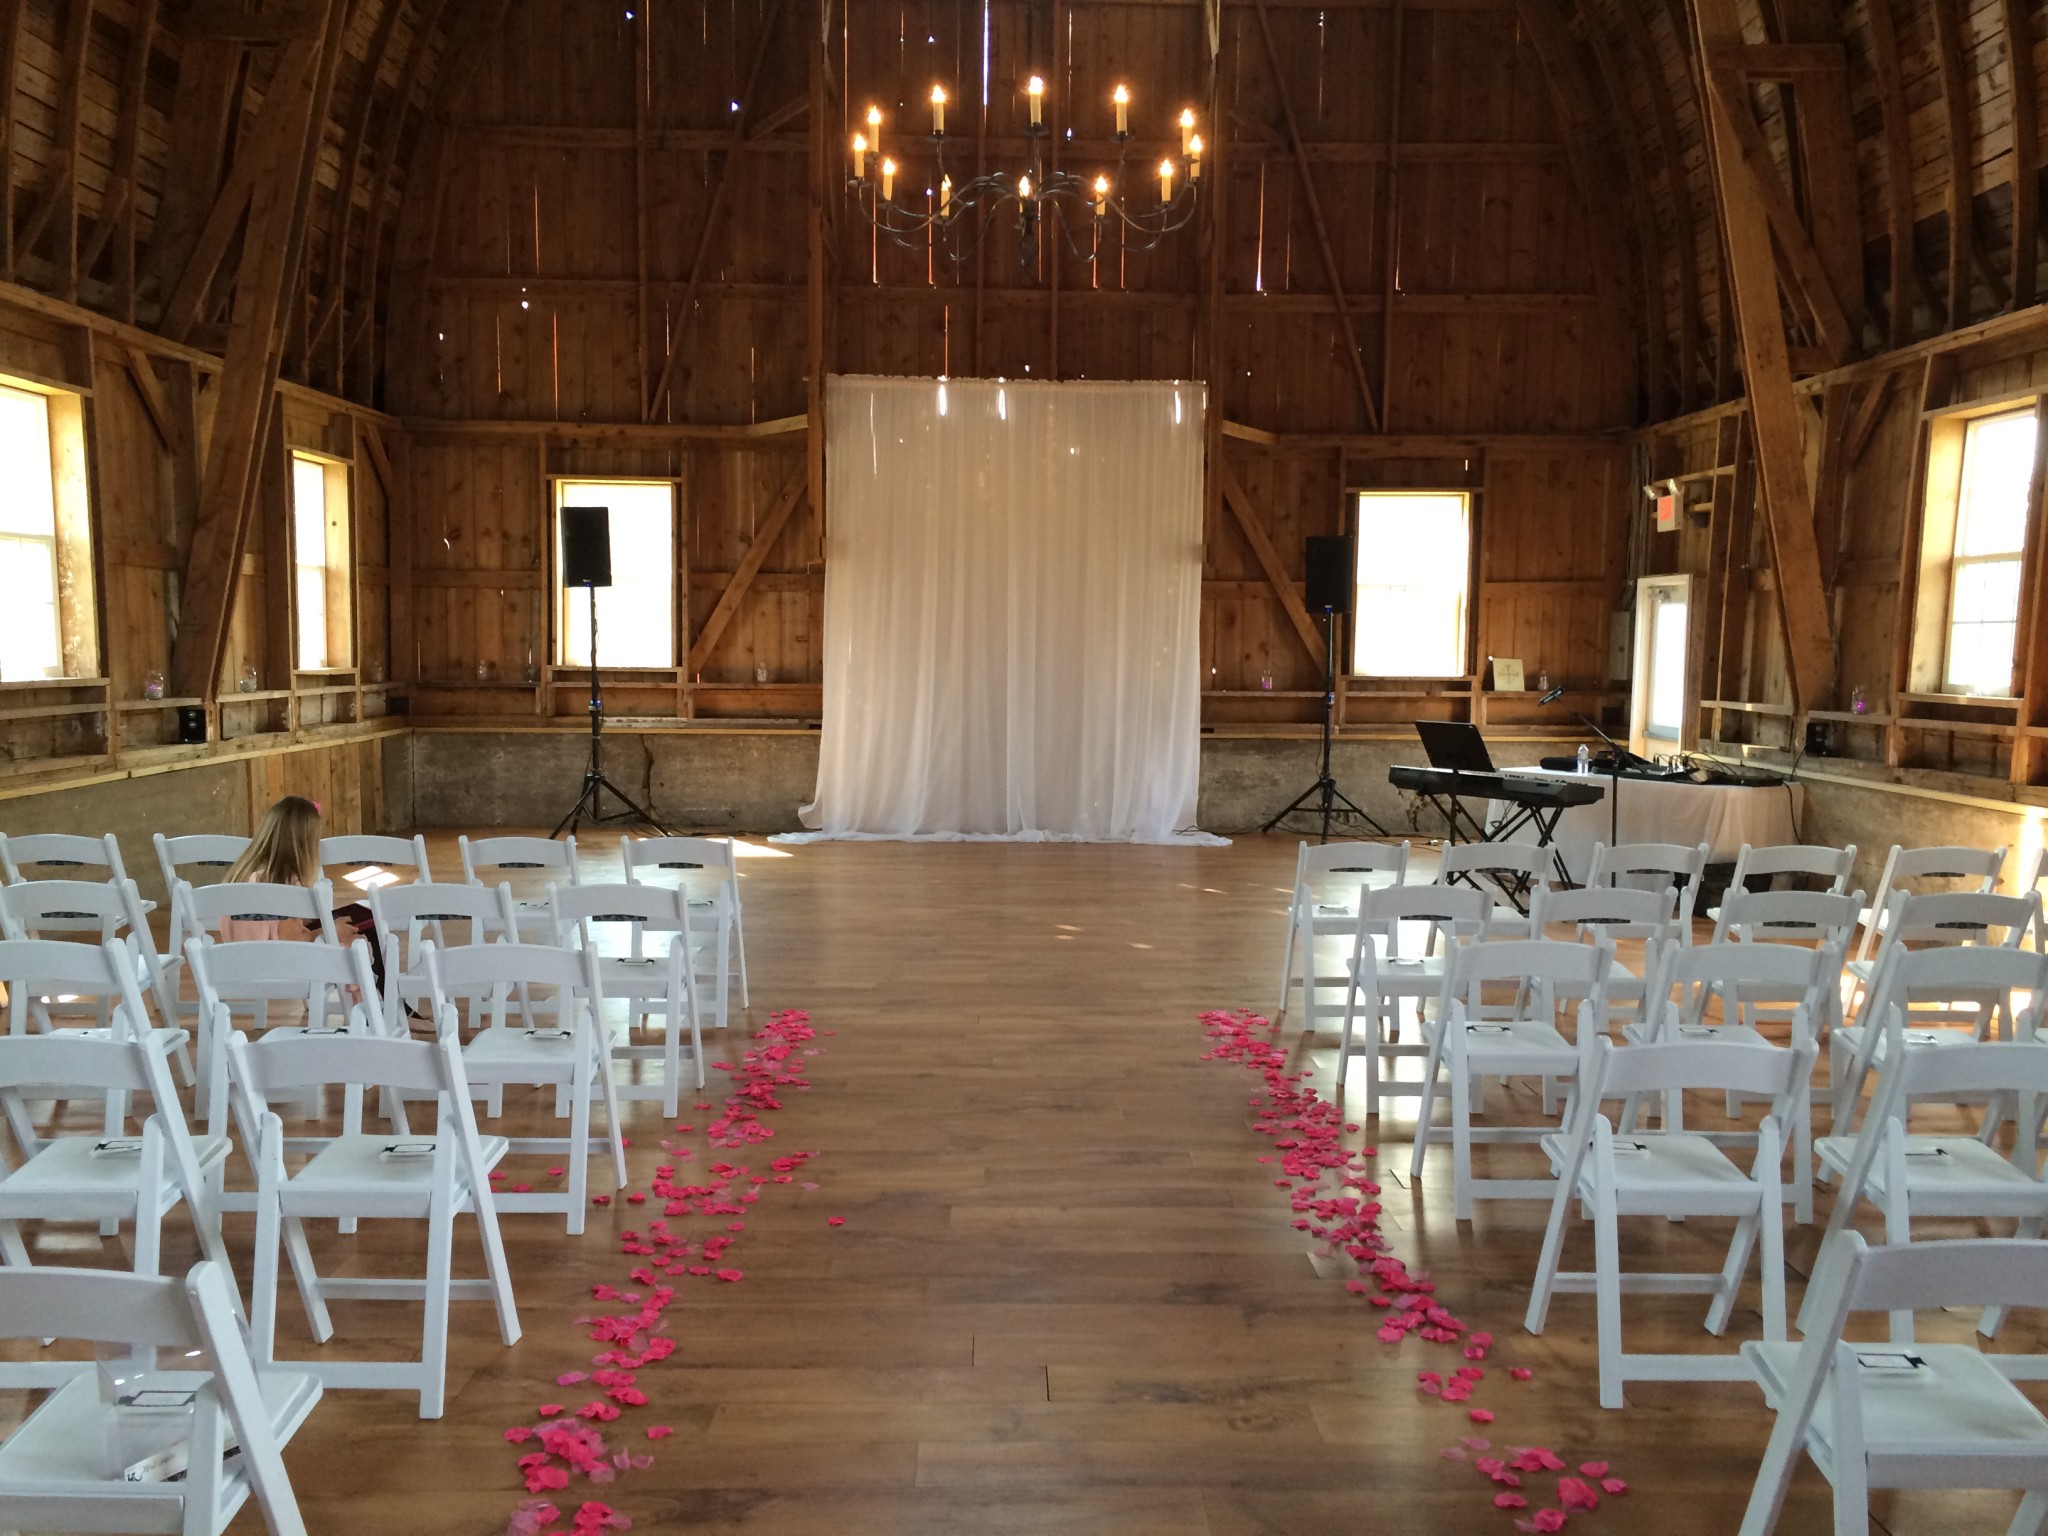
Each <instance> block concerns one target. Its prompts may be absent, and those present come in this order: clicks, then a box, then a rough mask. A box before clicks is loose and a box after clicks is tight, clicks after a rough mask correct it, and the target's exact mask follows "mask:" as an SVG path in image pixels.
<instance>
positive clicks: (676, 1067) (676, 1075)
mask: <svg viewBox="0 0 2048 1536" xmlns="http://www.w3.org/2000/svg"><path fill="white" fill-rule="evenodd" d="M678 1012H679V1010H678V1009H676V1008H674V1007H671V1008H670V1009H669V1010H668V1012H667V1014H666V1015H665V1016H664V1017H663V1019H662V1024H661V1035H662V1039H661V1073H662V1076H661V1112H662V1114H664V1115H666V1116H667V1117H668V1118H669V1119H671V1120H673V1119H675V1117H676V1113H677V1110H678V1107H679V1106H680V1105H681V1103H682V1092H683V1084H682V1076H683V1028H682V1025H683V1021H682V1020H681V1019H680V1018H679V1017H677V1014H678ZM643 1017H651V1015H643Z"/></svg>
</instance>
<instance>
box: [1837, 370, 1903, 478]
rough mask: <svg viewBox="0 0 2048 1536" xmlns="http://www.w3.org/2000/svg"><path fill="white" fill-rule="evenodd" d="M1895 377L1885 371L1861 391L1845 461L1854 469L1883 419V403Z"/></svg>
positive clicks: (1850, 429)
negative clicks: (1861, 396)
mask: <svg viewBox="0 0 2048 1536" xmlns="http://www.w3.org/2000/svg"><path fill="white" fill-rule="evenodd" d="M1897 378H1898V375H1897V374H1895V373H1887V374H1885V375H1883V376H1882V377H1881V378H1879V379H1877V380H1875V381H1874V382H1873V383H1872V384H1871V385H1870V387H1869V388H1868V389H1866V390H1864V391H1863V399H1862V401H1861V403H1859V404H1858V405H1857V407H1856V420H1855V421H1854V422H1853V423H1852V424H1851V425H1850V427H1849V441H1848V443H1847V445H1846V446H1847V449H1848V458H1847V460H1846V461H1845V462H1846V465H1847V467H1848V468H1850V469H1854V468H1855V467H1856V466H1857V465H1858V464H1861V463H1862V462H1863V455H1864V454H1865V453H1866V452H1868V451H1869V449H1870V440H1871V438H1873V437H1875V436H1876V435H1877V424H1878V423H1879V422H1880V421H1883V420H1884V408H1885V404H1886V402H1887V401H1889V400H1890V399H1891V393H1892V382H1893V380H1895V379H1897Z"/></svg>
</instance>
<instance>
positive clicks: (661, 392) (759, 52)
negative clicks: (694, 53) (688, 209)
mask: <svg viewBox="0 0 2048 1536" xmlns="http://www.w3.org/2000/svg"><path fill="white" fill-rule="evenodd" d="M781 18H782V0H768V6H767V9H766V10H765V11H764V12H763V13H762V16H761V33H760V36H759V37H758V38H757V39H755V42H754V57H753V61H752V63H750V64H749V65H748V66H747V83H746V85H745V86H744V87H743V88H742V90H741V92H740V110H739V111H737V112H735V113H734V114H733V124H732V139H731V142H730V143H728V144H727V145H726V150H725V157H724V158H723V159H722V160H721V161H719V165H718V181H717V183H716V184H715V185H714V186H713V187H712V190H711V202H710V204H709V206H707V207H706V208H705V210H704V227H703V229H702V230H701V231H700V232H699V234H698V236H697V254H696V255H695V256H694V257H693V258H692V259H691V261H690V278H689V283H688V286H687V287H686V288H685V289H684V291H683V302H682V307H681V309H680V310H679V311H678V313H677V315H676V317H675V323H674V324H673V325H672V326H671V327H670V334H669V344H668V355H667V356H666V357H664V358H663V359H662V363H661V373H660V374H659V375H658V376H657V377H656V379H655V381H654V387H653V388H652V389H651V390H650V391H649V392H648V395H647V407H646V409H645V410H644V411H642V412H641V419H642V420H644V421H653V420H654V419H655V418H656V417H657V416H659V415H660V414H661V407H662V404H663V402H665V401H666V400H667V399H668V392H669V388H670V386H671V385H672V384H673V383H674V382H675V376H676V364H677V363H679V362H681V361H682V357H683V348H684V346H685V345H686V344H687V342H688V341H689V337H690V332H691V330H692V329H694V327H693V325H692V323H691V322H692V316H693V315H694V314H695V313H696V309H697V301H696V290H697V285H698V284H699V283H701V282H702V281H703V280H704V269H705V268H706V267H707V266H708V265H709V264H710V260H711V242H712V240H713V238H714V237H715V236H716V235H717V233H718V228H719V225H720V224H721V223H722V222H723V220H724V217H725V204H726V191H727V189H728V188H729V187H730V186H731V185H732V181H733V167H734V165H735V163H736V162H737V161H738V160H739V157H740V153H741V151H742V150H744V149H745V148H746V145H747V114H748V113H749V112H750V111H752V110H753V106H754V87H755V86H756V85H758V84H759V83H760V79H761V69H762V66H763V65H765V64H766V63H767V62H768V52H769V46H770V45H771V44H772V43H773V42H774V41H775V28H776V23H777V22H778V21H780V20H781Z"/></svg>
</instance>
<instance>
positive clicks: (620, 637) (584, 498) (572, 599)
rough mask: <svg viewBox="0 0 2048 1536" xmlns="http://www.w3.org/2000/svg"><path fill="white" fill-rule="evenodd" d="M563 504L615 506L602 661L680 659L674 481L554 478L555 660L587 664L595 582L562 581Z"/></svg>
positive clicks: (601, 603) (601, 607) (601, 597)
mask: <svg viewBox="0 0 2048 1536" xmlns="http://www.w3.org/2000/svg"><path fill="white" fill-rule="evenodd" d="M564 507H604V508H607V509H608V511H609V513H610V516H609V518H608V522H609V525H610V534H611V557H612V561H611V563H612V584H611V585H610V586H609V587H599V588H597V589H596V593H597V625H598V637H597V657H598V662H599V663H600V665H603V666H607V667H672V666H674V665H675V664H676V617H675V615H676V559H675V520H676V493H675V487H674V486H673V485H671V484H670V483H669V482H668V481H666V480H557V481H556V482H555V660H556V663H557V664H558V665H561V666H570V667H587V666H589V665H590V597H591V589H590V588H587V587H565V586H563V585H562V533H561V523H562V519H561V510H562V508H564Z"/></svg>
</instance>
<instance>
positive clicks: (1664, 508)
mask: <svg viewBox="0 0 2048 1536" xmlns="http://www.w3.org/2000/svg"><path fill="white" fill-rule="evenodd" d="M1657 531H1658V532H1659V533H1676V532H1678V496H1677V494H1676V493H1675V492H1672V491H1662V492H1660V493H1659V494H1658V496H1657Z"/></svg>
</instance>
